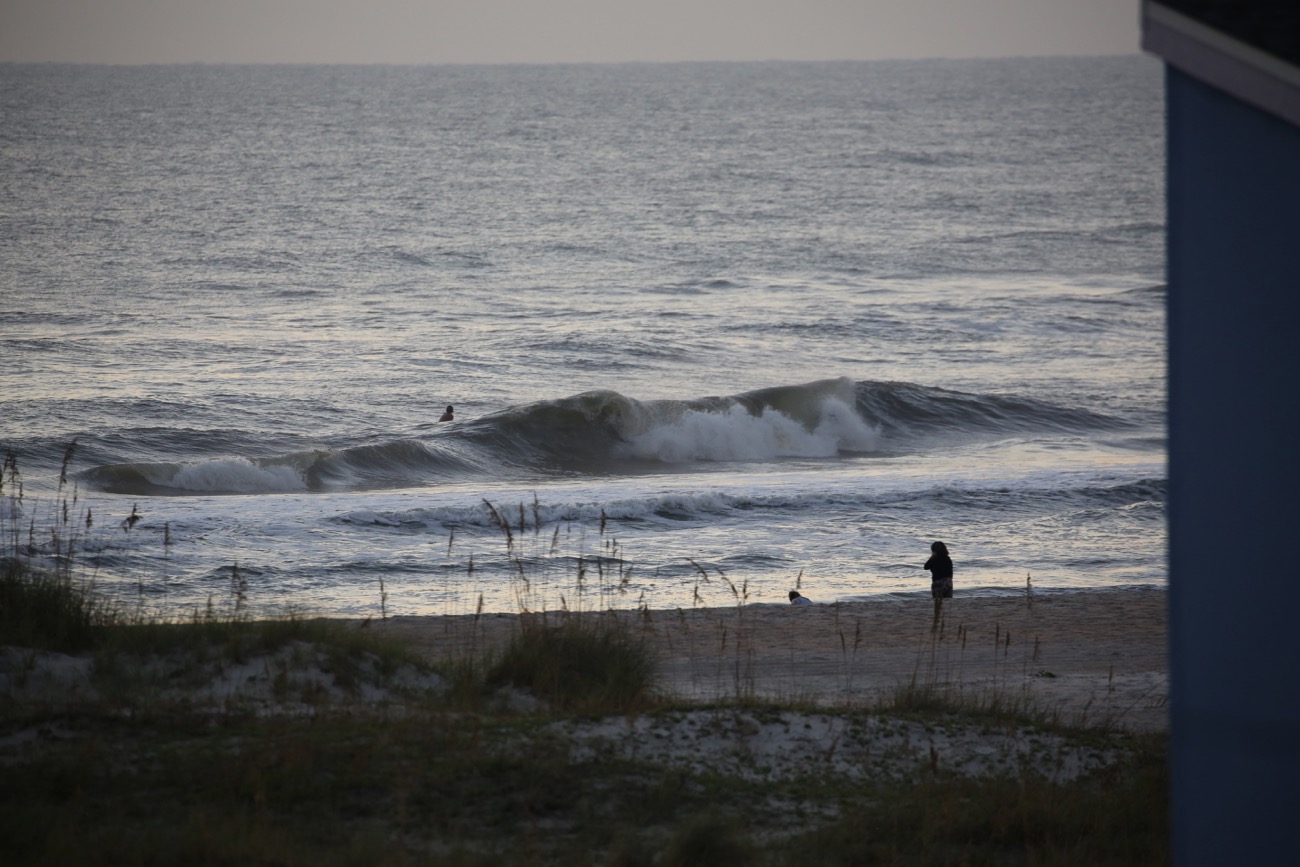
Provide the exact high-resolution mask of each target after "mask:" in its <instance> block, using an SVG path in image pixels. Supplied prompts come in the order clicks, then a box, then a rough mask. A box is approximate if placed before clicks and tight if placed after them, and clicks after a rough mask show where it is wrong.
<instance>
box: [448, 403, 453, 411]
mask: <svg viewBox="0 0 1300 867" xmlns="http://www.w3.org/2000/svg"><path fill="white" fill-rule="evenodd" d="M447 412H453V410H452V408H451V404H447Z"/></svg>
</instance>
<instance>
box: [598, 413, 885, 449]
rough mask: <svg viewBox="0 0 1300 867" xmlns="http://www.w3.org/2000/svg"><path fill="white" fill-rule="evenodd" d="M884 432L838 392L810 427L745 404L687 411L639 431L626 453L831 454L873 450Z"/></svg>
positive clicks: (781, 415)
mask: <svg viewBox="0 0 1300 867" xmlns="http://www.w3.org/2000/svg"><path fill="white" fill-rule="evenodd" d="M878 442H879V432H878V431H876V430H874V429H873V428H871V427H870V426H869V425H867V424H866V423H865V422H864V421H862V419H861V418H860V417H859V416H858V414H857V413H856V412H854V411H853V410H852V409H851V408H850V407H849V406H848V405H846V404H845V403H844V402H843V401H841V400H839V399H837V398H827V399H826V400H824V401H823V402H822V406H821V417H820V420H819V421H818V423H817V425H816V427H815V428H814V429H812V430H811V431H810V430H808V428H807V427H805V426H804V425H803V424H801V423H800V422H798V421H796V420H794V419H792V418H790V417H789V416H787V415H785V414H783V413H781V412H778V411H776V410H773V409H770V408H769V409H765V410H764V411H763V413H762V414H761V415H757V416H755V415H751V414H750V413H749V412H748V411H746V410H745V408H744V407H742V406H739V405H737V406H733V407H731V408H730V409H729V410H728V411H727V412H702V411H692V412H687V413H685V414H683V415H682V416H680V417H679V418H677V419H676V420H674V421H672V422H670V423H667V424H662V425H658V426H656V427H654V428H651V429H650V430H648V431H646V432H645V433H643V434H640V435H638V436H636V437H634V438H633V439H632V440H631V441H630V442H629V443H628V444H627V446H626V447H625V449H624V454H623V456H625V457H632V458H639V459H642V460H658V461H663V462H664V463H673V464H675V463H687V462H690V461H763V460H772V459H774V458H790V457H796V458H829V457H834V456H835V455H838V454H839V453H840V452H841V451H855V452H863V451H873V450H874V449H875V448H876V447H877V444H878Z"/></svg>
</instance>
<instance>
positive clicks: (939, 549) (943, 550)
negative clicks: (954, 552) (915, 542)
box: [930, 542, 948, 557]
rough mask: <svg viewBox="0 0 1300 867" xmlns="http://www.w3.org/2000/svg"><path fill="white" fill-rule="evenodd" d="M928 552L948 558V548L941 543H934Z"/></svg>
mask: <svg viewBox="0 0 1300 867" xmlns="http://www.w3.org/2000/svg"><path fill="white" fill-rule="evenodd" d="M930 550H931V551H933V552H934V553H936V554H942V555H943V556H945V557H947V556H948V546H947V545H945V544H943V543H942V542H935V543H934V544H933V545H931V546H930Z"/></svg>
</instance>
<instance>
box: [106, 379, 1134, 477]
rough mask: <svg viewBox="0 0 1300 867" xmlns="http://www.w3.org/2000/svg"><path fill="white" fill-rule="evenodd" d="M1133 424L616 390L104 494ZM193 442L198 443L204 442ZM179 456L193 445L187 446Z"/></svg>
mask: <svg viewBox="0 0 1300 867" xmlns="http://www.w3.org/2000/svg"><path fill="white" fill-rule="evenodd" d="M1124 427H1126V425H1125V423H1124V422H1122V421H1121V420H1118V419H1114V418H1111V417H1108V416H1104V415H1099V414H1097V413H1094V412H1090V411H1087V410H1082V409H1075V408H1069V407H1061V406H1056V405H1053V404H1050V403H1045V402H1043V401H1038V400H1033V399H1029V398H1022V397H1015V396H999V395H979V394H969V393H965V392H958V391H950V390H947V389H942V388H934V387H928V386H921V385H915V384H912V383H898V382H874V381H862V382H854V381H853V380H851V379H848V378H846V377H844V378H839V379H827V380H819V381H817V382H811V383H805V384H801V385H790V386H779V387H774V388H766V389H759V390H755V391H748V392H743V393H740V394H734V395H728V396H721V397H702V398H692V399H685V400H654V401H639V400H636V399H634V398H631V397H627V396H626V395H622V394H619V393H618V392H614V391H589V392H584V393H582V394H577V395H572V396H569V397H563V398H558V399H554V400H546V401H539V402H537V403H532V404H526V405H522V406H516V407H510V408H508V409H504V410H501V411H500V412H496V413H492V414H489V415H485V416H482V417H480V418H477V419H472V420H468V421H458V422H454V423H451V424H448V425H443V426H439V427H438V428H437V429H435V430H434V431H433V432H432V433H430V434H428V435H425V436H422V437H418V438H417V437H404V438H394V439H392V440H388V441H385V442H379V443H367V444H362V445H343V446H341V447H337V448H331V449H315V450H309V451H300V452H293V453H290V454H283V455H278V456H271V457H263V458H248V457H241V456H232V455H229V454H224V455H218V456H214V457H211V458H207V459H199V460H193V459H189V460H177V461H172V462H142V463H119V464H107V465H103V466H99V467H95V468H93V469H91V470H88V471H86V472H84V473H82V474H81V478H82V479H83V480H84V481H85V482H86V483H87V484H90V485H91V486H93V487H96V488H99V489H101V490H104V491H108V492H111V493H123V494H140V495H166V494H175V495H184V494H195V493H206V494H258V493H290V492H295V491H322V490H357V489H368V488H385V487H401V486H407V485H424V484H433V483H437V482H439V481H458V480H466V479H474V478H490V479H508V478H511V477H516V476H518V475H520V474H521V473H532V474H535V473H537V472H539V471H541V472H549V471H556V472H562V473H609V472H646V471H671V470H672V469H673V468H675V467H680V466H682V465H696V464H700V463H719V462H751V463H752V462H759V463H761V462H770V461H781V460H786V459H827V460H830V459H835V458H838V457H845V456H854V455H862V454H878V455H881V456H884V457H887V456H889V455H894V454H900V453H910V452H915V451H919V450H924V449H925V448H927V447H928V446H930V445H933V444H936V443H939V442H950V441H951V440H952V439H953V438H955V437H958V438H976V439H978V438H986V437H989V436H998V437H1001V436H1007V435H1014V434H1022V435H1023V434H1033V433H1047V434H1055V433H1079V432H1085V431H1101V430H1119V429H1123V428H1124ZM192 442H193V439H192V437H191V438H189V439H188V440H187V445H189V446H192ZM178 450H179V444H178Z"/></svg>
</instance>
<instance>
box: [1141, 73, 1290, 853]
mask: <svg viewBox="0 0 1300 867" xmlns="http://www.w3.org/2000/svg"><path fill="white" fill-rule="evenodd" d="M1166 87H1167V93H1166V99H1167V109H1168V117H1167V124H1168V149H1169V151H1168V191H1169V192H1168V196H1169V203H1168V205H1169V214H1168V217H1169V225H1168V244H1169V248H1168V253H1169V266H1168V267H1169V323H1168V328H1169V491H1170V494H1169V521H1170V536H1169V538H1170V593H1169V600H1170V675H1171V685H1170V700H1171V723H1170V739H1171V740H1170V746H1171V768H1172V792H1171V800H1172V806H1173V817H1172V819H1173V827H1174V858H1175V861H1174V863H1176V864H1178V865H1180V867H1187V865H1200V864H1207V865H1208V864H1214V865H1222V864H1282V863H1300V862H1297V860H1295V859H1297V858H1300V854H1297V853H1300V814H1298V813H1297V806H1298V805H1300V605H1297V593H1298V591H1300V128H1297V127H1295V126H1293V125H1291V124H1289V123H1287V122H1285V121H1283V120H1281V119H1279V118H1277V117H1275V116H1273V115H1271V114H1268V113H1265V112H1263V111H1260V110H1258V109H1255V108H1252V107H1250V106H1247V105H1245V104H1243V103H1241V102H1239V101H1237V100H1236V99H1234V98H1232V97H1230V96H1227V95H1226V94H1224V93H1223V92H1221V91H1219V90H1216V89H1214V88H1212V87H1210V86H1208V85H1206V84H1203V83H1201V82H1200V81H1198V80H1196V79H1194V78H1192V77H1189V76H1187V75H1185V74H1183V73H1181V72H1179V71H1177V70H1176V69H1173V68H1169V69H1168V73H1167V82H1166Z"/></svg>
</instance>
